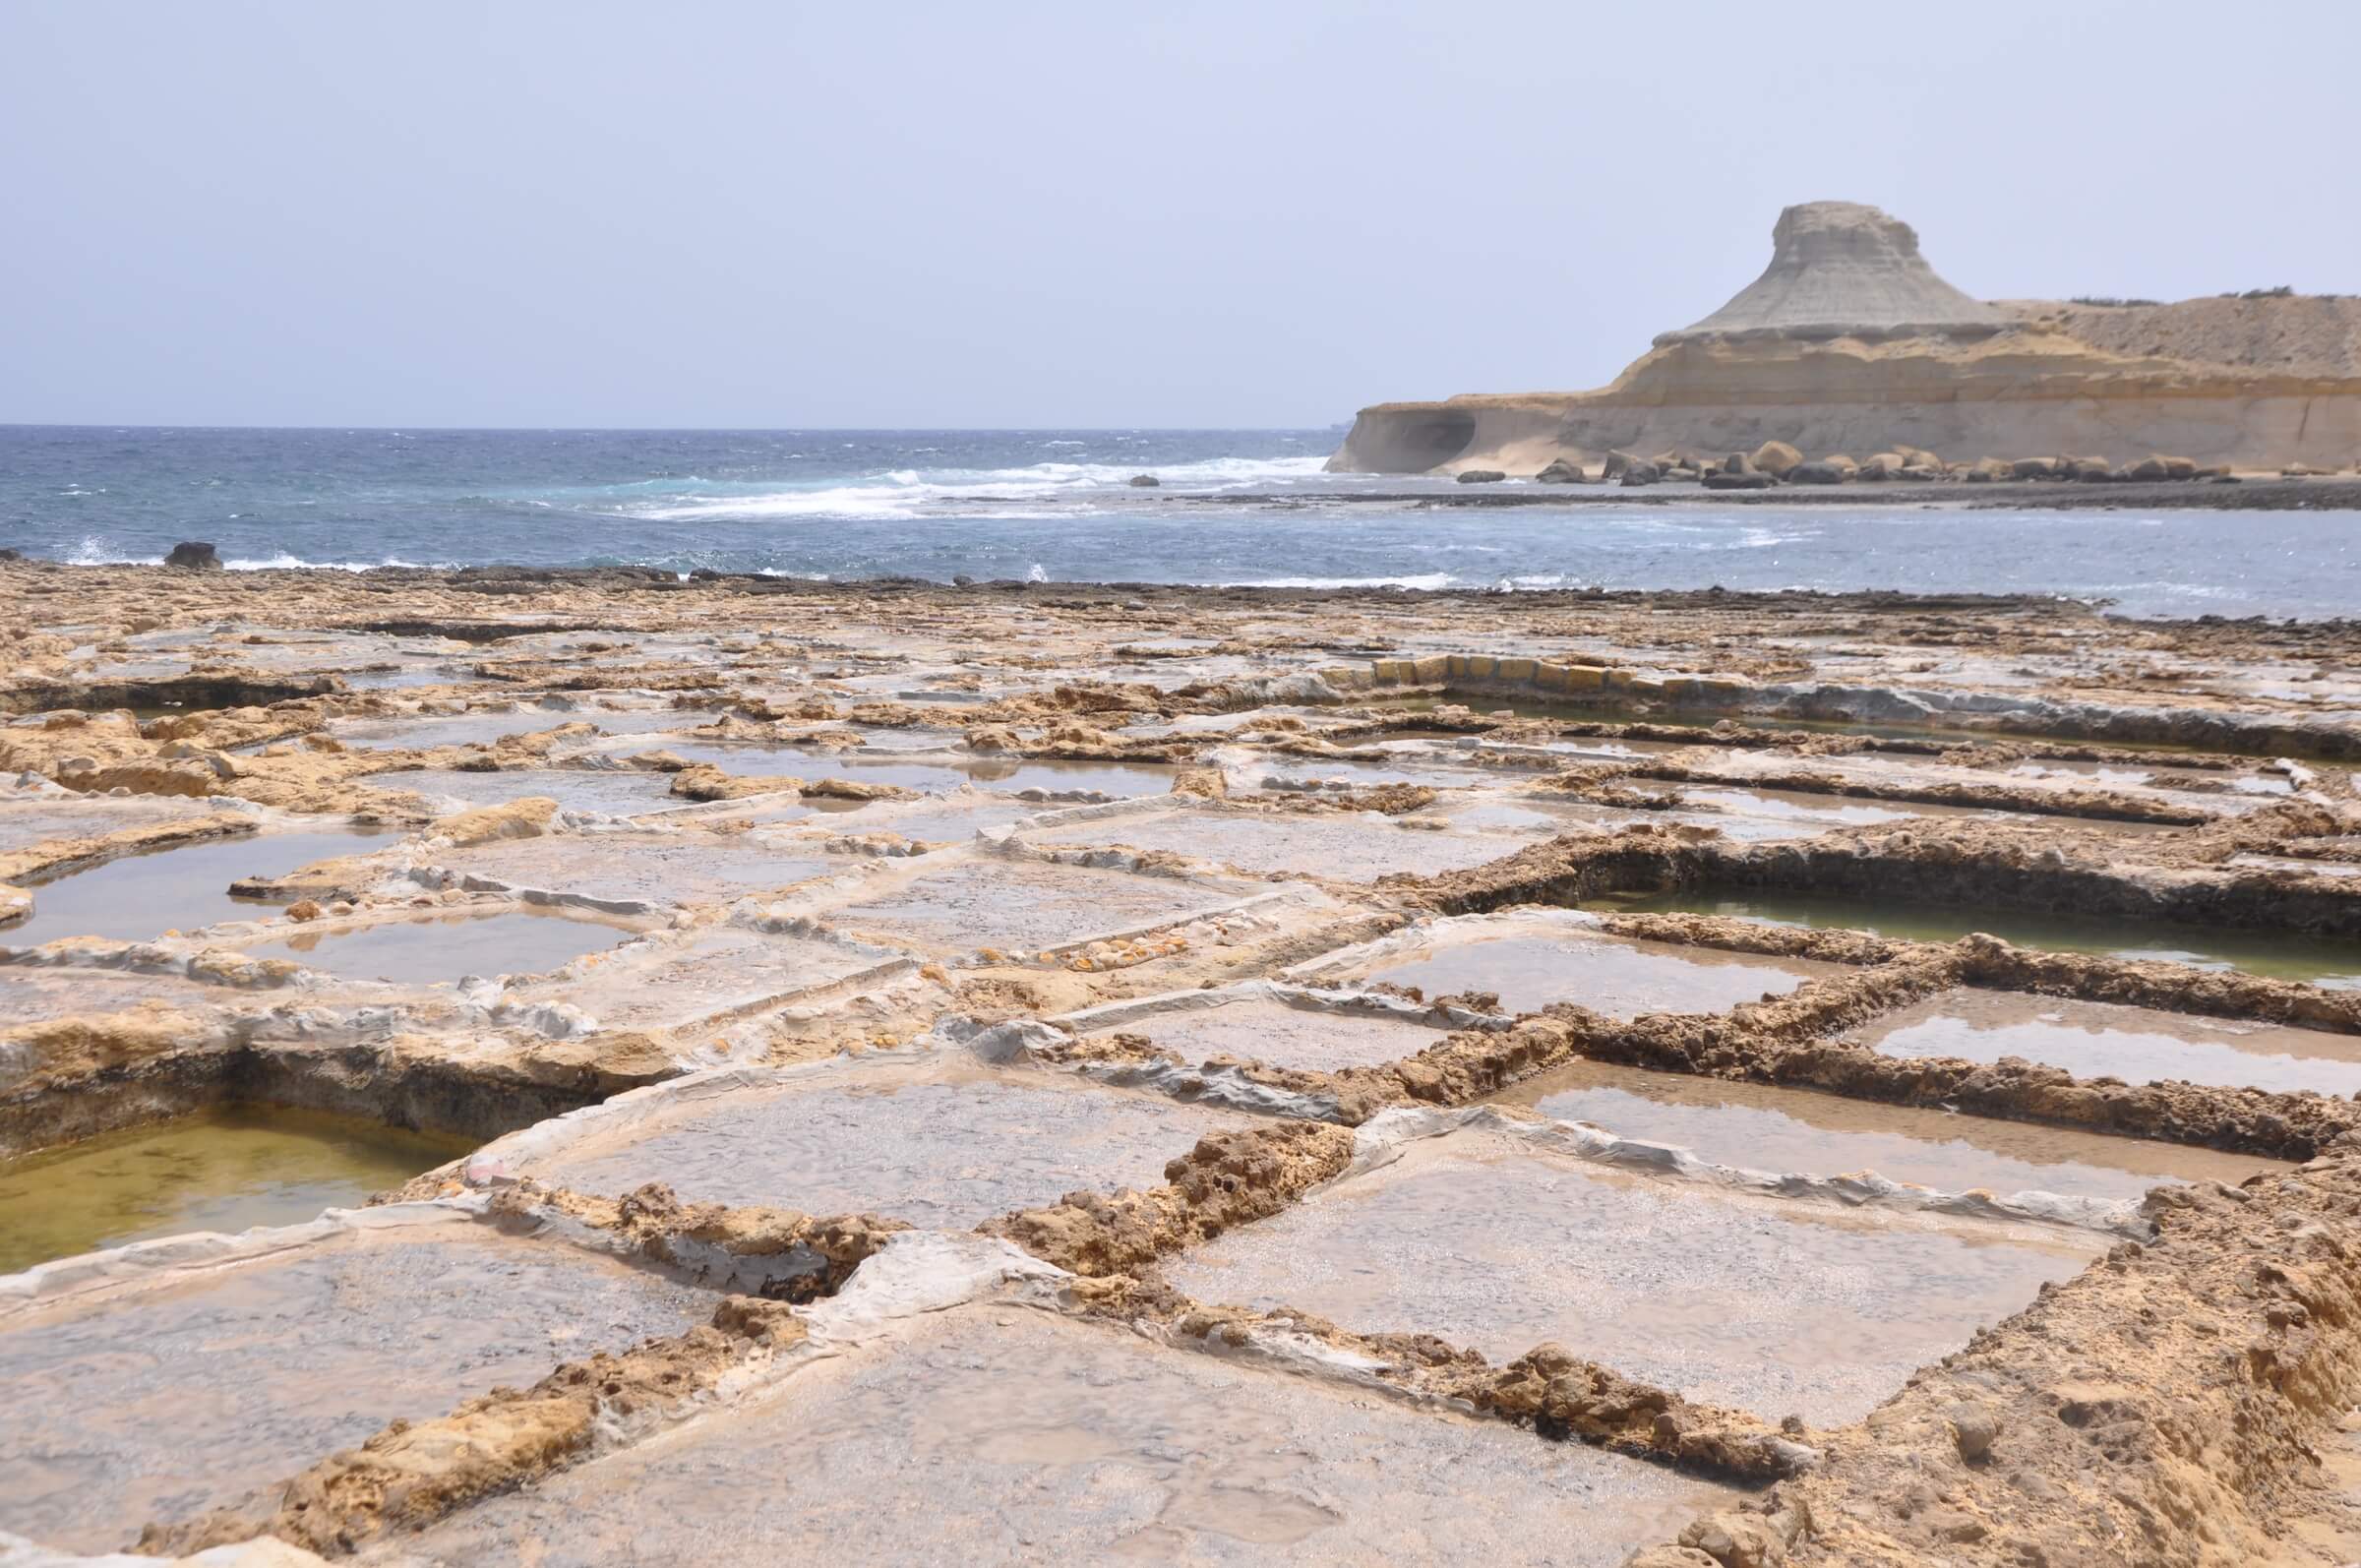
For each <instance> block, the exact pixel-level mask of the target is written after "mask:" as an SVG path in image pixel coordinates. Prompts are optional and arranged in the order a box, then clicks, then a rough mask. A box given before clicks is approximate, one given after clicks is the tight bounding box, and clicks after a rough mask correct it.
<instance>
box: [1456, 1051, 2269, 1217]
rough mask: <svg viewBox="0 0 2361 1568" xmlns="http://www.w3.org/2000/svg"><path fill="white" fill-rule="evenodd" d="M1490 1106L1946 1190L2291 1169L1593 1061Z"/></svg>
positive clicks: (2112, 1188) (1706, 1155)
mask: <svg viewBox="0 0 2361 1568" xmlns="http://www.w3.org/2000/svg"><path fill="white" fill-rule="evenodd" d="M1492 1101H1493V1103H1494V1104H1498V1105H1515V1106H1529V1107H1531V1108H1532V1109H1534V1110H1535V1111H1538V1112H1540V1113H1541V1114H1542V1115H1544V1116H1551V1117H1555V1118H1556V1119H1558V1120H1561V1121H1588V1122H1591V1123H1593V1124H1594V1125H1597V1126H1601V1127H1604V1128H1605V1129H1606V1130H1607V1131H1609V1132H1613V1133H1616V1134H1619V1135H1620V1136H1623V1137H1626V1138H1637V1139H1640V1140H1642V1141H1644V1142H1649V1143H1665V1144H1670V1145H1672V1146H1673V1147H1675V1148H1682V1149H1687V1150H1689V1151H1691V1152H1692V1153H1694V1154H1695V1155H1696V1156H1697V1157H1698V1158H1699V1159H1702V1160H1706V1161H1710V1162H1712V1163H1713V1164H1716V1165H1726V1166H1736V1167H1739V1168H1740V1169H1744V1170H1753V1171H1771V1172H1797V1173H1800V1174H1803V1175H1807V1176H1844V1175H1847V1174H1851V1173H1856V1172H1862V1171H1874V1172H1876V1173H1877V1174H1878V1175H1879V1176H1886V1177H1888V1178H1890V1179H1892V1180H1895V1181H1908V1182H1912V1183H1915V1184H1916V1185H1919V1186H1923V1187H1932V1188H1934V1189H1936V1190H1937V1191H1942V1192H1967V1191H1972V1190H1974V1189H1976V1188H1982V1189H1983V1190H1985V1191H1988V1192H1994V1193H1999V1194H2002V1195H2004V1196H2005V1195H2007V1194H2010V1193H2016V1192H2028V1191H2032V1192H2055V1193H2059V1194H2061V1195H2063V1196H2067V1197H2088V1198H2101V1199H2107V1200H2119V1199H2136V1198H2138V1197H2140V1196H2141V1195H2142V1194H2143V1193H2145V1192H2147V1191H2148V1190H2149V1188H2150V1187H2153V1186H2156V1185H2158V1184H2159V1183H2164V1182H2172V1181H2219V1182H2222V1183H2223V1184H2224V1185H2228V1186H2235V1185H2237V1184H2238V1183H2239V1182H2241V1181H2243V1180H2245V1179H2246V1178H2247V1177H2248V1176H2253V1175H2255V1174H2256V1173H2257V1172H2259V1171H2270V1170H2278V1169H2282V1168H2283V1167H2284V1165H2285V1162H2283V1161H2276V1160H2266V1159H2263V1158H2262V1157H2260V1156H2257V1155H2235V1154H2222V1153H2218V1152H2216V1151H2214V1150H2211V1149H2192V1148H2188V1147H2185V1146H2183V1145H2179V1144H2170V1143H2156V1142H2153V1141H2150V1140H2149V1139H2145V1138H2119V1137H2110V1136H2108V1135H2106V1134H2104V1133H2096V1132H2080V1131H2071V1130H2067V1129H2065V1128H2059V1127H2046V1126H2041V1125H2038V1124H2036V1123H2032V1122H2024V1121H1998V1120H1993V1119H1991V1118H1988V1117H1984V1116H1955V1115H1953V1114H1951V1113H1949V1112H1944V1111H1939V1110H1932V1109H1923V1108H1919V1107H1913V1106H1888V1105H1879V1104H1877V1103H1875V1102H1874V1101H1863V1100H1847V1099H1844V1098H1842V1097H1840V1096H1837V1095H1828V1094H1816V1093H1814V1092H1812V1091H1811V1090H1808V1089H1782V1088H1775V1087H1773V1086H1771V1085H1769V1084H1754V1083H1729V1082H1725V1081H1722V1080H1719V1079H1713V1078H1692V1077H1687V1076H1684V1075H1682V1074H1679V1073H1669V1072H1648V1071H1645V1070H1643V1069H1641V1068H1638V1067H1620V1066H1614V1065H1610V1064H1609V1063H1606V1062H1598V1061H1577V1062H1573V1063H1570V1064H1569V1065H1567V1066H1564V1067H1560V1068H1557V1069H1555V1070H1553V1071H1550V1072H1545V1073H1544V1074H1542V1075H1541V1076H1540V1077H1538V1078H1529V1079H1527V1080H1526V1081H1525V1082H1523V1083H1521V1084H1518V1085H1517V1086H1516V1087H1515V1088H1513V1089H1509V1090H1507V1091H1505V1092H1503V1093H1501V1094H1499V1095H1495V1096H1493V1097H1492Z"/></svg>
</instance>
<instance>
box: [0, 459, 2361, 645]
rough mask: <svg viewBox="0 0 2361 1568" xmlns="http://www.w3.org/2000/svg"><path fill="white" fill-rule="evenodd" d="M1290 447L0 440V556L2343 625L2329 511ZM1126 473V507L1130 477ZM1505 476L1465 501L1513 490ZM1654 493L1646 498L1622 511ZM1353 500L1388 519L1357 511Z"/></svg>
mask: <svg viewBox="0 0 2361 1568" xmlns="http://www.w3.org/2000/svg"><path fill="white" fill-rule="evenodd" d="M1342 440H1343V431H1342V429H1341V428H1336V429H1320V430H1245V431H1240V430H1227V431H1224V430H1206V431H1158V430H1122V431H1111V430H1073V431H1057V430H1019V431H972V430H971V431H924V430H919V431H857V430H798V431H758V432H757V431H566V430H552V431H474V430H416V431H405V430H204V429H162V428H114V427H103V426H100V427H72V428H62V427H44V426H11V427H0V547H7V548H13V549H17V550H21V551H23V552H24V553H26V554H27V555H30V556H35V557H40V558H44V559H49V560H58V561H70V562H80V563H86V564H100V563H107V562H135V561H159V560H161V559H162V558H163V555H164V553H165V551H167V550H169V549H170V548H171V546H172V545H173V544H174V543H175V542H177V541H179V540H183V539H204V540H210V541H212V542H213V543H214V544H216V545H217V546H218V547H219V549H220V553H221V557H222V559H223V560H224V561H225V562H226V563H227V564H228V565H230V566H231V567H232V568H241V567H243V568H266V567H298V566H333V567H348V568H369V567H378V566H388V565H404V564H406V565H414V566H461V565H483V564H491V563H501V564H515V565H529V566H601V565H606V566H612V565H636V566H649V567H656V568H661V569H666V570H672V571H678V572H689V571H692V570H695V569H697V568H710V569H713V570H717V571H730V572H768V573H782V574H788V575H795V576H806V577H827V578H864V577H876V576H888V575H905V576H918V577H926V578H931V579H935V580H948V579H950V578H952V577H954V576H958V575H967V576H972V577H976V578H979V579H984V580H990V579H993V578H1031V579H1033V580H1038V581H1068V580H1071V581H1105V580H1117V581H1138V582H1185V583H1226V584H1263V585H1271V586H1297V587H1321V586H1373V585H1383V584H1396V585H1399V586H1402V587H1405V588H1442V587H1477V588H1492V587H1501V588H1508V589H1518V588H1545V587H1584V586H1593V585H1597V586H1603V587H1608V588H1629V587H1645V588H1684V587H1708V586H1712V585H1715V584H1720V585H1722V586H1725V587H1729V588H1733V589H1766V590H1767V589H1781V588H1824V589H1859V588H1896V589H1903V590H1907V591H1912V592H1993V593H2003V592H2028V593H2043V594H2053V593H2054V594H2065V595H2070V596H2075V597H2084V598H2093V599H2105V600H2109V601H2111V602H2112V603H2113V604H2114V605H2115V606H2116V607H2117V608H2118V609H2119V610H2120V611H2122V612H2123V613H2126V614H2135V615H2198V614H2219V615H2228V616H2240V615H2250V614H2261V613H2268V614H2271V615H2274V616H2277V615H2299V616H2307V617H2320V616H2331V615H2350V614H2356V613H2361V555H2356V554H2355V553H2354V547H2353V546H2352V544H2351V542H2350V540H2351V529H2350V527H2349V524H2348V522H2347V521H2346V519H2344V518H2343V517H2341V516H2339V515H2337V514H2335V513H2276V512H2257V513H2224V512H2211V511H2171V510H2162V511H2156V512H2143V511H2142V510H2141V509H2140V508H2138V507H2137V506H2132V507H2128V508H2123V509H2119V510H2118V509H2110V510H2105V511H2077V512H2030V511H2017V510H2010V509H2008V508H2007V507H2006V500H2007V498H2006V497H2005V496H1989V497H1988V496H1985V495H1982V494H1978V495H1977V496H1975V497H1974V499H1975V500H1977V501H1978V502H1984V501H1997V502H2000V503H2001V504H2002V505H2001V506H2000V507H1998V508H1996V509H1994V510H1981V509H1978V510H1967V509H1966V508H1965V507H1964V506H1962V505H1960V504H1959V503H1960V502H1961V501H1964V500H1965V499H1966V498H1964V497H1955V495H1954V494H1953V493H1951V492H1946V493H1945V498H1944V499H1945V501H1946V503H1947V504H1944V505H1934V504H1930V503H1927V502H1922V501H1918V500H1904V499H1901V498H1897V499H1896V500H1895V501H1894V502H1893V504H1892V505H1890V506H1886V505H1850V506H1846V507H1842V508H1828V507H1820V508H1813V507H1801V506H1778V505H1770V506H1736V505H1727V504H1717V503H1715V502H1713V501H1712V500H1710V499H1705V500H1692V501H1690V502H1688V503H1686V504H1683V505H1680V506H1676V507H1665V506H1663V505H1654V504H1647V503H1646V502H1643V501H1642V500H1641V499H1640V498H1639V497H1637V496H1635V497H1634V498H1633V499H1631V500H1629V501H1625V500H1623V499H1621V498H1620V497H1619V496H1616V497H1613V498H1611V499H1610V497H1609V496H1608V494H1607V493H1605V492H1601V491H1589V492H1584V493H1583V495H1584V496H1585V497H1586V498H1594V499H1584V500H1582V501H1579V502H1573V501H1569V502H1566V503H1562V504H1544V505H1537V506H1531V507H1525V506H1518V507H1507V508H1498V507H1483V506H1477V507H1461V506H1456V505H1454V506H1439V507H1438V506H1435V505H1433V503H1435V502H1437V501H1444V500H1448V501H1453V502H1457V501H1463V500H1471V499H1477V498H1476V496H1475V495H1474V494H1472V492H1471V491H1470V489H1469V488H1468V487H1465V486H1461V485H1457V484H1455V483H1453V482H1451V481H1450V480H1447V479H1438V478H1432V477H1426V476H1407V477H1406V476H1402V475H1367V474H1328V473H1325V472H1323V471H1322V465H1323V464H1324V462H1325V460H1326V458H1327V456H1328V453H1329V452H1332V451H1334V450H1335V448H1336V447H1337V445H1338V444H1339V442H1341V441H1342ZM1140 473H1148V474H1153V475H1155V476H1156V477H1157V478H1158V480H1159V481H1160V483H1159V485H1158V486H1157V487H1156V488H1154V489H1148V488H1144V487H1136V488H1135V487H1133V486H1132V485H1131V484H1129V482H1128V481H1129V480H1130V478H1131V476H1132V475H1134V474H1140ZM1541 493H1542V492H1541V491H1540V490H1539V488H1538V487H1536V486H1534V485H1532V484H1531V483H1530V482H1526V481H1516V482H1512V483H1510V484H1508V485H1503V486H1496V487H1487V488H1486V490H1485V491H1484V492H1483V494H1485V495H1488V496H1508V495H1517V494H1524V495H1538V494H1541ZM1648 495H1649V496H1650V497H1651V498H1653V499H1654V500H1657V501H1661V500H1662V499H1663V493H1662V492H1649V493H1648ZM1373 497H1386V498H1391V499H1386V500H1372V499H1370V498H1373Z"/></svg>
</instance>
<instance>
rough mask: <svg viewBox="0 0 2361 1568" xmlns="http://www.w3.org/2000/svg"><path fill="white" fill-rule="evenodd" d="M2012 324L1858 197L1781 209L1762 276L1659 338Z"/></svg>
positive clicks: (1984, 328) (1889, 332) (1916, 331)
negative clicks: (1947, 276) (1943, 274)
mask: <svg viewBox="0 0 2361 1568" xmlns="http://www.w3.org/2000/svg"><path fill="white" fill-rule="evenodd" d="M2011 325H2012V321H2011V318H2010V316H2009V314H2008V313H2007V312H2006V311H2004V310H2002V309H2000V308H1999V307H1998V306H1995V305H1987V304H1985V303H1984V302H1983V301H1981V300H1978V299H1970V298H1968V296H1967V295H1966V294H1963V293H1961V292H1960V291H1959V290H1958V289H1956V288H1954V287H1952V286H1951V285H1950V284H1949V283H1946V282H1945V281H1943V279H1942V278H1940V277H1937V276H1936V275H1935V270H1934V269H1933V268H1931V267H1929V266H1927V264H1926V258H1925V257H1923V256H1921V255H1919V254H1918V231H1917V230H1916V229H1913V228H1911V227H1910V225H1909V224H1907V223H1905V222H1903V221H1902V220H1901V219H1900V218H1897V217H1889V216H1887V215H1886V214H1885V213H1884V212H1882V211H1878V210H1877V209H1876V208H1874V207H1864V206H1862V205H1861V204H1860V203H1858V202H1806V203H1804V204H1803V205H1802V206H1800V207H1790V208H1788V209H1787V210H1786V211H1784V212H1782V213H1780V214H1779V222H1778V224H1777V225H1776V226H1775V227H1773V229H1772V230H1771V265H1770V266H1769V267H1766V268H1764V269H1763V275H1762V276H1760V277H1758V278H1756V279H1755V280H1754V281H1753V282H1751V283H1749V284H1747V285H1746V286H1745V287H1744V288H1742V289H1740V290H1739V291H1738V292H1737V293H1736V294H1734V295H1732V296H1730V300H1729V303H1728V304H1726V305H1725V306H1723V307H1722V308H1721V309H1720V310H1718V311H1716V312H1714V313H1713V314H1712V315H1711V316H1708V317H1707V318H1705V320H1703V321H1701V322H1698V323H1696V324H1695V325H1694V326H1690V327H1684V328H1682V329H1681V330H1680V331H1679V332H1663V333H1660V334H1658V336H1657V339H1656V343H1657V346H1658V347H1660V348H1661V347H1663V346H1664V345H1665V344H1666V343H1677V342H1689V341H1694V340H1695V339H1698V338H1703V337H1740V336H1751V335H1756V334H1771V335H1790V336H1796V337H1822V338H1826V337H1872V338H1874V337H1916V336H1922V335H1925V334H1928V333H1947V334H1950V335H1954V336H1962V335H1967V336H1982V335H1986V334H1989V333H1992V332H2000V331H2002V330H2003V329H2005V328H2007V327H2009V326H2011Z"/></svg>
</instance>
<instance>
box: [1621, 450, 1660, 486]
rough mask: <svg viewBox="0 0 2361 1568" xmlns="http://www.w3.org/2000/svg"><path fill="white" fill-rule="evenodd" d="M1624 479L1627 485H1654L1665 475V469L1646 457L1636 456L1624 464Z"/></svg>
mask: <svg viewBox="0 0 2361 1568" xmlns="http://www.w3.org/2000/svg"><path fill="white" fill-rule="evenodd" d="M1621 477H1622V480H1623V483H1624V485H1625V486H1626V487H1629V486H1633V485H1652V484H1655V483H1656V482H1657V481H1658V480H1660V479H1662V478H1664V477H1665V475H1664V470H1663V469H1661V468H1659V467H1657V465H1656V464H1654V463H1652V462H1650V461H1649V460H1648V459H1647V458H1645V457H1634V458H1633V459H1632V460H1631V461H1630V462H1628V463H1625V464H1624V465H1623V472H1622V475H1621Z"/></svg>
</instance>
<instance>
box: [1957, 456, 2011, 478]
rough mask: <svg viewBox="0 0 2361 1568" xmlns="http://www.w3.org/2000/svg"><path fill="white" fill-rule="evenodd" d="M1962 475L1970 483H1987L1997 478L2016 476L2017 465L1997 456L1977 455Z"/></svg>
mask: <svg viewBox="0 0 2361 1568" xmlns="http://www.w3.org/2000/svg"><path fill="white" fill-rule="evenodd" d="M1962 477H1964V478H1965V479H1967V482H1968V483H1969V484H1971V485H1988V484H1991V483H1993V482H1995V481H1997V480H2001V479H2014V478H2016V477H2017V465H2016V464H2014V463H2008V462H2003V461H2001V460H2000V459H1999V458H1998V457H1978V458H1976V459H1975V461H1974V462H1972V463H1969V464H1968V465H1967V473H1966V474H1965V475H1963V476H1962Z"/></svg>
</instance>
